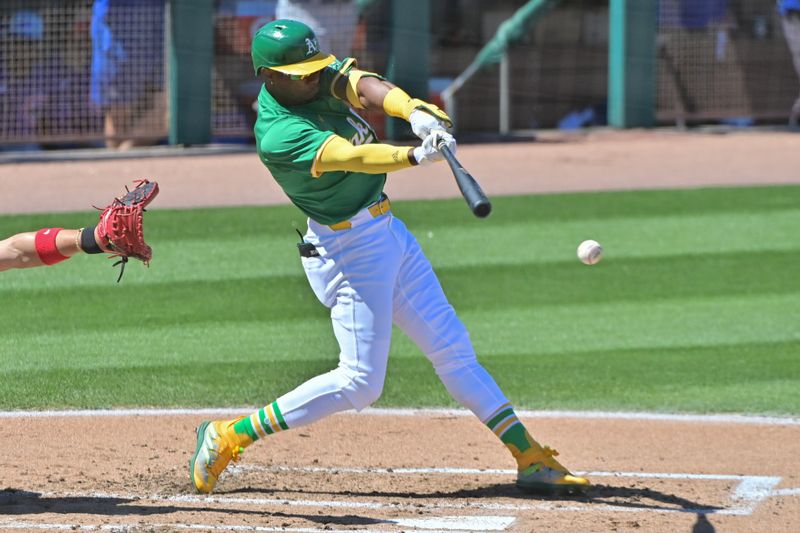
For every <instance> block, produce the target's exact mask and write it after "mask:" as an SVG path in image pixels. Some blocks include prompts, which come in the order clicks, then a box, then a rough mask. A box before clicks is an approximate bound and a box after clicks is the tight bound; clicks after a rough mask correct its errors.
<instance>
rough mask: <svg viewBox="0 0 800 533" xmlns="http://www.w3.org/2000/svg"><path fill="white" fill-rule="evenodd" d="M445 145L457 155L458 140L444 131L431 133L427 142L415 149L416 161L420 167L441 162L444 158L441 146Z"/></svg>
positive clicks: (424, 141) (426, 138)
mask: <svg viewBox="0 0 800 533" xmlns="http://www.w3.org/2000/svg"><path fill="white" fill-rule="evenodd" d="M442 144H444V146H446V147H447V148H449V149H450V151H451V152H452V153H453V155H455V153H456V139H455V137H453V136H452V135H450V134H449V133H447V132H446V131H444V130H433V131H431V132H430V133H429V134H428V136H427V137H425V140H423V141H422V146H417V147H416V148H414V159H416V160H417V164H418V165H429V164H431V163H435V162H436V161H441V160H443V159H444V156H443V155H442V153H441V152H440V151H439V146H440V145H442Z"/></svg>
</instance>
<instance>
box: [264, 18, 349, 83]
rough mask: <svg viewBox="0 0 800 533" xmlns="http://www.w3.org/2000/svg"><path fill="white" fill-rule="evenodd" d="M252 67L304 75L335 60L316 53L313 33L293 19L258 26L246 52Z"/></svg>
mask: <svg viewBox="0 0 800 533" xmlns="http://www.w3.org/2000/svg"><path fill="white" fill-rule="evenodd" d="M250 53H251V55H252V56H253V68H254V69H255V71H256V75H258V73H259V71H260V70H261V69H262V68H269V69H272V70H277V71H278V72H283V73H284V74H295V75H301V76H302V75H304V74H312V73H314V72H316V71H318V70H321V69H323V68H325V67H327V66H328V65H330V64H331V63H333V62H334V61H336V58H335V57H334V56H333V55H331V54H325V53H323V52H320V50H319V43H318V42H317V36H316V35H314V31H313V30H312V29H311V28H309V27H308V26H306V25H305V24H303V23H302V22H298V21H296V20H288V19H278V20H273V21H272V22H270V23H268V24H265V25H264V26H262V27H261V28H260V29H259V30H258V31H257V32H256V34H255V35H254V36H253V44H252V46H251V49H250Z"/></svg>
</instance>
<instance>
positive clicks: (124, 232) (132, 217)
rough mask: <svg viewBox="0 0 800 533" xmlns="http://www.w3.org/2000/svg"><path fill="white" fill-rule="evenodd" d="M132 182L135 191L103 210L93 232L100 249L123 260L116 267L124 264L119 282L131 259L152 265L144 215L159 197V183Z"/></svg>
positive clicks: (151, 253) (144, 180) (151, 251)
mask: <svg viewBox="0 0 800 533" xmlns="http://www.w3.org/2000/svg"><path fill="white" fill-rule="evenodd" d="M133 183H134V185H135V188H134V189H133V190H129V191H128V192H127V193H126V194H125V195H124V196H122V197H120V198H114V201H112V202H111V204H110V205H108V206H107V207H106V208H105V209H101V211H102V213H100V221H99V222H98V223H97V226H96V227H95V230H94V233H95V240H96V241H97V243H98V244H99V245H100V247H101V248H102V249H103V250H104V251H106V252H108V253H110V254H111V255H112V257H119V258H120V260H119V261H118V262H117V263H115V264H114V266H116V265H118V264H122V268H121V270H120V273H119V278H118V279H117V281H119V280H120V279H122V274H123V272H125V263H127V262H128V258H129V257H135V258H136V259H139V260H141V261H142V262H144V264H145V265H149V264H150V259H152V258H153V250H152V249H151V248H150V246H148V245H147V243H146V242H145V240H144V233H143V228H142V222H143V220H144V217H143V215H142V213H144V211H145V209H144V208H145V207H147V205H148V204H149V203H150V202H152V201H153V198H155V197H156V195H157V194H158V183H156V182H155V181H148V180H146V179H142V180H136V181H134V182H133ZM126 189H127V187H126ZM98 209H99V208H98Z"/></svg>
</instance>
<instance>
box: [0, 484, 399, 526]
mask: <svg viewBox="0 0 800 533" xmlns="http://www.w3.org/2000/svg"><path fill="white" fill-rule="evenodd" d="M176 512H186V513H191V514H192V515H193V516H198V515H199V514H200V513H215V514H216V513H225V514H228V515H237V514H238V515H251V516H263V517H265V518H269V519H277V518H283V519H295V520H306V521H309V522H313V523H318V524H326V525H340V526H369V525H375V524H382V523H389V522H387V521H386V520H381V519H379V518H369V517H364V516H356V515H342V516H333V515H323V514H302V513H284V512H269V511H264V510H258V509H256V510H248V509H237V508H231V507H227V506H224V507H223V506H221V505H220V504H219V503H209V504H208V505H196V506H194V505H193V506H185V507H184V506H177V505H163V504H161V503H156V504H150V505H141V504H137V503H136V500H134V499H130V498H117V497H112V496H44V495H42V494H40V493H38V492H30V491H24V490H18V489H13V488H6V489H0V515H4V516H5V515H7V516H11V515H17V516H19V515H35V514H43V513H53V514H62V515H70V514H80V515H99V516H137V517H142V516H154V515H170V514H172V513H176Z"/></svg>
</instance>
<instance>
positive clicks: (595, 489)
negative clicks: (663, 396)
mask: <svg viewBox="0 0 800 533" xmlns="http://www.w3.org/2000/svg"><path fill="white" fill-rule="evenodd" d="M236 493H260V494H270V495H273V496H274V495H284V494H287V493H297V494H305V495H308V494H321V495H325V496H327V497H331V498H336V497H352V498H389V499H407V500H430V499H435V500H447V499H482V500H486V499H488V498H508V499H514V500H525V501H531V500H538V501H559V502H561V501H570V502H579V503H580V502H583V503H586V504H588V505H592V504H599V505H607V506H614V507H622V508H625V509H641V510H643V511H677V512H684V513H692V514H698V515H706V514H714V513H716V512H718V511H721V510H723V509H724V508H723V507H718V506H715V505H706V504H702V503H699V502H696V501H693V500H690V499H687V498H683V497H681V496H678V495H676V494H670V493H665V492H660V491H657V490H653V489H650V488H646V487H645V488H638V487H615V486H610V485H593V486H592V487H591V488H590V489H589V490H588V491H586V492H585V493H574V494H527V493H523V492H521V491H520V490H519V489H517V488H516V486H514V485H513V484H510V483H498V484H493V485H485V486H483V487H477V488H474V489H456V490H436V491H429V492H421V491H418V490H414V491H410V490H409V491H402V490H364V491H359V490H312V489H308V488H303V489H285V488H284V489H266V488H261V487H258V488H255V487H245V488H240V489H235V490H232V491H231V492H228V493H227V494H236ZM700 531H710V530H708V529H705V530H700Z"/></svg>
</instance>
